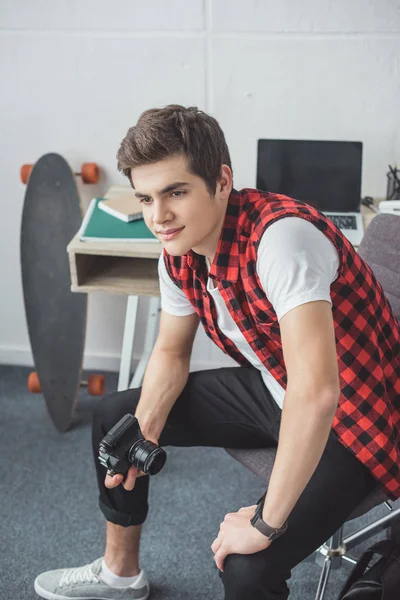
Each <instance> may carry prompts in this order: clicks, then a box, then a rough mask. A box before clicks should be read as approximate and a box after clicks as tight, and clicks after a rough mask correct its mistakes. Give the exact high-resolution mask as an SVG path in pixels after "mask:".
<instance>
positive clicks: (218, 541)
mask: <svg viewBox="0 0 400 600" xmlns="http://www.w3.org/2000/svg"><path fill="white" fill-rule="evenodd" d="M221 544H222V537H221V535H219V536H218V537H217V538H216V539H215V540H214V541H213V543H212V544H211V550H212V551H213V552H214V554H215V553H216V552H218V550H219V548H220V547H221Z"/></svg>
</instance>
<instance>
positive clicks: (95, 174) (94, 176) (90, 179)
mask: <svg viewBox="0 0 400 600" xmlns="http://www.w3.org/2000/svg"><path fill="white" fill-rule="evenodd" d="M81 177H82V181H83V183H97V182H98V181H99V178H100V169H99V167H98V165H97V164H96V163H83V165H82V167H81Z"/></svg>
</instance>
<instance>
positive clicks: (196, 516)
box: [0, 365, 386, 600]
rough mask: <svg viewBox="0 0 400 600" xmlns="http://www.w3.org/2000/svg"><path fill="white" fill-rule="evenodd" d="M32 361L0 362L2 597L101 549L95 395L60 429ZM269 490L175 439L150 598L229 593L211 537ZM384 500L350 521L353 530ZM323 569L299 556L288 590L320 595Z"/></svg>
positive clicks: (152, 520)
mask: <svg viewBox="0 0 400 600" xmlns="http://www.w3.org/2000/svg"><path fill="white" fill-rule="evenodd" d="M29 371H30V369H27V368H24V367H15V366H5V365H3V366H0V415H1V417H0V457H1V466H0V471H1V477H0V494H1V505H0V506H1V509H0V510H1V521H0V598H1V600H34V599H36V598H37V596H36V594H35V592H34V590H33V581H34V579H35V577H36V575H37V574H39V573H41V572H42V571H45V570H48V569H56V568H61V567H73V566H80V565H83V564H86V563H88V562H91V561H92V560H94V559H95V558H97V557H99V556H101V555H102V554H103V550H104V530H105V525H104V519H103V516H102V514H101V513H100V511H99V509H98V507H97V485H96V481H95V470H94V466H93V463H92V455H91V447H90V422H91V414H92V410H93V407H94V406H95V404H96V402H98V399H96V398H91V397H89V396H88V395H87V393H86V391H85V390H84V389H82V391H81V393H80V398H79V403H78V407H77V412H76V416H75V421H74V424H73V427H72V428H71V429H70V430H69V431H68V432H66V433H64V434H59V433H58V432H57V431H56V429H55V428H54V426H53V424H52V422H51V421H50V418H49V416H48V414H47V411H46V407H45V403H44V400H43V397H42V396H41V395H32V394H30V393H29V392H28V390H27V387H26V381H27V376H28V373H29ZM106 375H107V391H108V392H112V391H115V390H116V385H117V375H116V374H115V373H107V374H106ZM263 491H264V490H263V483H262V481H261V480H260V479H259V478H258V477H256V476H255V475H253V474H252V473H250V472H249V471H247V469H245V468H244V467H243V466H242V465H240V464H239V463H237V462H236V461H234V460H233V459H232V458H231V457H230V456H229V455H228V454H227V453H226V452H225V451H224V450H222V449H215V448H199V447H195V448H172V447H169V448H168V461H167V463H166V465H165V467H164V469H163V470H162V471H161V472H160V473H159V474H158V475H157V476H156V477H154V478H153V479H152V484H151V487H150V499H149V504H150V511H149V515H148V518H147V520H146V522H145V524H144V527H143V534H142V540H141V552H140V566H141V567H143V568H145V570H146V571H147V573H148V575H149V578H150V582H151V586H152V594H151V596H150V598H151V600H200V599H203V600H211V599H212V600H219V599H221V600H222V598H223V589H222V583H221V580H220V578H219V577H218V573H217V570H216V568H215V566H214V561H213V554H212V551H211V549H210V545H211V544H212V542H213V540H214V539H215V537H216V536H217V533H218V529H219V525H220V522H221V521H222V519H223V517H224V515H225V514H226V513H227V512H230V511H236V510H238V509H239V508H240V507H241V506H246V505H249V504H252V503H253V502H255V501H256V500H257V498H259V496H260V495H261V494H262V492H263ZM385 510H386V509H385V508H384V507H379V508H378V509H375V510H374V511H371V512H370V513H369V515H368V516H366V517H363V518H362V519H359V520H358V521H353V522H352V523H349V524H348V525H347V526H346V532H349V531H352V530H354V529H356V528H358V527H360V526H361V525H363V524H365V523H367V522H370V521H372V520H373V519H375V518H376V517H377V516H380V515H383V514H385ZM382 537H384V534H382V533H381V534H379V535H378V536H375V537H374V538H373V540H371V541H369V542H367V543H364V544H363V545H362V546H361V545H360V547H359V549H357V551H355V552H354V554H357V555H359V554H360V552H361V550H362V549H364V548H365V547H367V546H369V545H370V544H371V543H372V541H375V540H377V539H381V538H382ZM349 572H350V567H349V566H345V567H344V568H343V569H341V570H340V571H335V572H333V573H332V575H331V578H330V582H329V586H328V591H327V594H326V596H325V600H336V599H337V594H338V592H339V590H340V588H341V586H342V584H343V582H344V580H345V578H346V576H347V575H348V573H349ZM319 573H320V567H319V566H318V565H316V564H315V562H314V561H310V560H307V561H305V562H304V563H302V564H301V565H298V566H297V567H296V568H295V569H294V570H293V573H292V578H291V580H290V586H291V595H290V599H291V600H313V598H314V595H315V592H316V587H317V581H318V578H319Z"/></svg>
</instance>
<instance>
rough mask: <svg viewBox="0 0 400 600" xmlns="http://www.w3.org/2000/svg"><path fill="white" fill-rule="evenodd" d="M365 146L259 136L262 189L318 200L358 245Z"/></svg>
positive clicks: (312, 201)
mask: <svg viewBox="0 0 400 600" xmlns="http://www.w3.org/2000/svg"><path fill="white" fill-rule="evenodd" d="M362 148H363V146H362V142H347V141H346V142H340V141H314V140H269V139H262V140H261V139H260V140H258V153H257V189H259V190H263V191H270V192H276V193H279V194H284V195H286V196H290V197H291V198H295V199H296V200H302V201H303V202H306V203H307V204H310V205H312V206H314V207H315V208H317V209H318V210H319V211H321V212H322V213H324V215H325V216H327V217H328V218H329V219H331V220H332V221H333V222H334V223H335V225H336V226H337V227H339V229H340V230H341V231H342V232H343V234H344V235H345V236H346V237H347V238H348V239H349V240H350V242H351V243H352V244H353V246H358V245H359V244H360V242H361V239H362V237H363V234H364V229H363V223H362V218H361V213H360V203H361V177H362Z"/></svg>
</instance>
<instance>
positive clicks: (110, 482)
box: [104, 472, 123, 489]
mask: <svg viewBox="0 0 400 600" xmlns="http://www.w3.org/2000/svg"><path fill="white" fill-rule="evenodd" d="M122 479H123V477H122V475H121V474H120V473H117V474H116V475H114V476H113V477H111V475H109V474H108V472H107V475H106V478H105V480H104V485H105V486H106V488H109V489H112V488H115V487H117V485H119V484H120V483H121V481H122Z"/></svg>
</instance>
